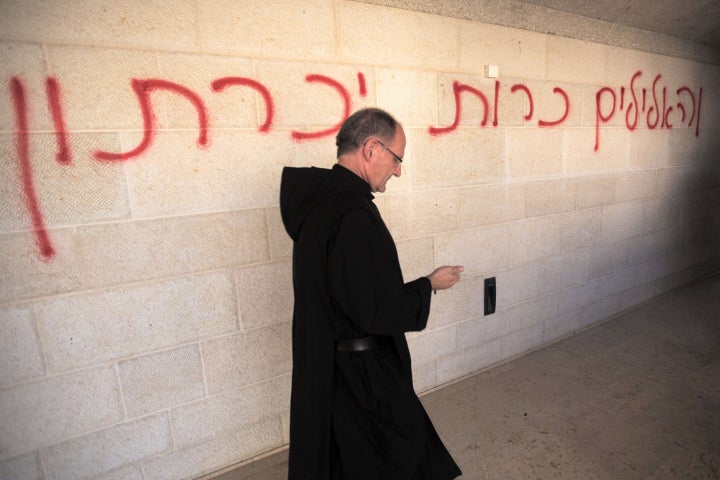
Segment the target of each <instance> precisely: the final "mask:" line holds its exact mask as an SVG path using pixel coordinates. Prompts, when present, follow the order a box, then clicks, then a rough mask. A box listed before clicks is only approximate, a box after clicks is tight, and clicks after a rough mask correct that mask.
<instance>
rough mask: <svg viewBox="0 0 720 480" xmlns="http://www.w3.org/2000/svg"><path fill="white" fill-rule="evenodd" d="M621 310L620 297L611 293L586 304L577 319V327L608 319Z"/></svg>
mask: <svg viewBox="0 0 720 480" xmlns="http://www.w3.org/2000/svg"><path fill="white" fill-rule="evenodd" d="M621 311H622V297H621V296H620V295H613V296H612V297H608V298H605V299H603V300H600V301H597V302H595V303H592V304H590V305H588V306H587V307H586V308H585V309H584V310H583V312H582V318H580V319H579V320H578V328H585V327H588V326H590V325H594V324H596V323H598V322H602V321H605V320H609V319H610V318H612V317H613V316H614V315H617V314H618V313H620V312H621Z"/></svg>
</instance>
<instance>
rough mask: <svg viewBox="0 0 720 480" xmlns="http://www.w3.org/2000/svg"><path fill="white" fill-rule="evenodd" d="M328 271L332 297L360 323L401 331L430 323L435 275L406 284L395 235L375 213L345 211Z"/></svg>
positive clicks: (379, 329) (386, 332) (372, 328)
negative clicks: (374, 215) (431, 278)
mask: <svg viewBox="0 0 720 480" xmlns="http://www.w3.org/2000/svg"><path fill="white" fill-rule="evenodd" d="M328 270H329V272H328V280H329V283H330V285H329V288H330V294H331V297H332V299H333V301H334V302H335V304H336V306H337V307H338V308H339V309H340V311H341V312H342V313H343V314H344V315H345V316H346V317H347V318H348V319H349V320H350V321H351V322H352V323H353V324H354V325H356V326H357V327H358V328H360V329H362V330H364V331H366V332H368V333H371V334H378V335H397V334H401V333H404V332H409V331H419V330H422V329H424V328H425V326H426V325H427V320H428V316H429V314H430V292H431V283H430V280H429V279H428V278H426V277H420V278H418V279H416V280H414V281H412V282H408V283H404V281H403V276H402V271H401V269H400V264H399V261H398V257H397V251H396V249H395V244H394V242H393V240H392V237H391V236H390V234H389V232H388V231H387V229H386V228H385V226H384V225H383V224H382V222H381V221H380V220H379V219H375V218H373V215H372V213H371V212H369V211H367V210H365V209H361V208H357V209H353V210H350V211H348V212H347V213H346V214H345V215H344V216H343V218H342V219H341V221H340V224H339V226H338V229H337V234H336V236H335V240H334V242H333V243H332V245H330V247H329V251H328Z"/></svg>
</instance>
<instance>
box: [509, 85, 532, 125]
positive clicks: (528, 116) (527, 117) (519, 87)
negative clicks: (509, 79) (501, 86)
mask: <svg viewBox="0 0 720 480" xmlns="http://www.w3.org/2000/svg"><path fill="white" fill-rule="evenodd" d="M518 90H522V91H523V92H525V94H526V95H527V98H528V101H529V102H530V111H529V112H528V113H527V114H526V115H525V120H530V119H531V118H532V116H533V109H534V106H533V97H532V93H530V89H529V88H528V87H526V86H525V85H522V84H520V83H518V84H515V85H513V86H512V88H511V89H510V92H512V93H515V92H517V91H518Z"/></svg>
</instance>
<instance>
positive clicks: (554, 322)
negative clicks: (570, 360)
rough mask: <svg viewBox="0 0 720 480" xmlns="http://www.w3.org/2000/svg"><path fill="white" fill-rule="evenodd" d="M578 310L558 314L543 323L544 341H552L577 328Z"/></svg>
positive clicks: (545, 342)
mask: <svg viewBox="0 0 720 480" xmlns="http://www.w3.org/2000/svg"><path fill="white" fill-rule="evenodd" d="M580 315H581V313H580V312H577V311H573V312H568V313H563V314H559V315H556V316H555V317H553V318H550V319H548V320H547V321H545V323H544V325H543V339H542V341H543V343H544V344H547V343H551V342H553V341H555V340H558V339H560V338H563V337H565V336H567V335H569V334H571V333H572V332H574V331H575V330H577V317H578V316H580Z"/></svg>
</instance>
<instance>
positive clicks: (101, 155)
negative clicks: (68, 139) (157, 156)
mask: <svg viewBox="0 0 720 480" xmlns="http://www.w3.org/2000/svg"><path fill="white" fill-rule="evenodd" d="M132 88H133V90H134V91H135V94H136V95H137V97H138V101H139V102H140V110H141V111H142V117H143V124H144V128H143V132H144V135H143V139H142V141H141V142H140V145H138V146H137V147H135V148H134V149H133V150H131V151H129V152H126V153H109V152H103V151H100V150H96V151H95V153H94V155H95V158H97V159H98V160H101V161H111V162H112V161H122V160H129V159H131V158H135V157H139V156H140V155H142V154H143V153H145V151H146V150H147V149H148V148H149V147H150V144H151V143H152V140H153V136H154V132H155V123H156V118H155V114H154V113H153V110H152V104H151V102H150V93H152V92H153V91H154V90H160V89H163V90H168V91H171V92H175V93H177V94H179V95H182V96H183V97H185V98H187V99H188V100H190V102H191V103H192V104H193V106H194V107H195V110H197V115H198V124H199V125H200V134H199V136H198V140H197V144H198V146H199V147H206V146H207V143H208V138H207V130H208V119H207V112H206V110H205V104H204V103H203V101H202V100H201V99H200V97H199V96H198V95H197V94H196V93H195V92H193V91H192V90H190V89H188V88H186V87H183V86H182V85H178V84H177V83H172V82H168V81H167V80H157V79H153V80H133V81H132Z"/></svg>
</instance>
